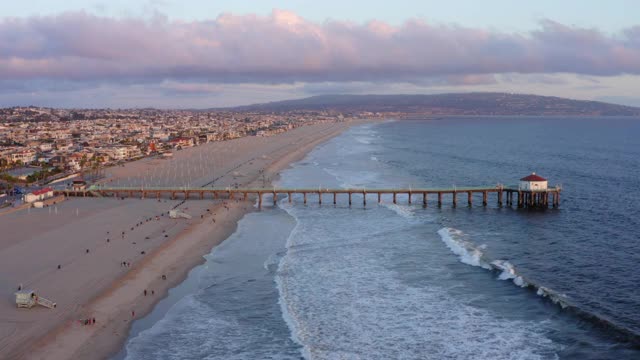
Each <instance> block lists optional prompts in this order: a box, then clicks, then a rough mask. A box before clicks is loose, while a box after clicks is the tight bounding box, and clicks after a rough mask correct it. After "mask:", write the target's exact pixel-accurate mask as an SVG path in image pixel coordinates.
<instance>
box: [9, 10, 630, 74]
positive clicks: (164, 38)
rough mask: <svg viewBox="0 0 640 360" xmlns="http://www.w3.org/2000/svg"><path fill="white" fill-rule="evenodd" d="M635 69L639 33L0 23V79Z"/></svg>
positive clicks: (241, 18)
mask: <svg viewBox="0 0 640 360" xmlns="http://www.w3.org/2000/svg"><path fill="white" fill-rule="evenodd" d="M557 72H566V73H577V74H586V75H618V74H624V73H629V74H640V27H634V28H631V29H626V30H625V31H624V32H623V33H621V34H620V35H619V36H615V37H614V36H608V35H605V34H603V33H602V32H600V31H598V30H596V29H585V28H577V27H572V26H566V25H562V24H559V23H556V22H552V21H549V20H547V21H543V22H542V23H541V27H540V29H537V30H535V31H532V32H531V33H528V34H510V33H503V32H496V31H488V30H484V29H473V28H466V27H460V26H441V25H431V24H428V23H426V22H424V21H420V20H411V21H408V22H406V23H405V24H403V25H401V26H392V25H389V24H386V23H384V22H381V21H377V20H376V21H371V22H369V23H366V24H354V23H349V22H340V21H327V22H324V23H314V22H311V21H308V20H306V19H303V18H301V17H299V16H298V15H296V14H294V13H291V12H287V11H281V10H274V11H273V12H272V13H271V15H269V16H257V15H232V14H224V15H221V16H219V17H218V18H216V19H212V20H209V21H197V22H178V21H169V20H168V19H167V18H166V17H163V16H156V17H154V18H152V19H148V20H143V19H114V18H108V17H100V16H94V15H89V14H87V13H83V12H78V13H64V14H61V15H58V16H50V17H31V18H20V19H17V18H5V19H1V20H0V78H2V79H13V80H19V79H22V80H29V79H54V80H55V79H65V80H69V79H70V80H79V81H92V80H110V81H131V80H132V79H145V80H146V81H149V80H153V81H160V80H164V79H174V80H183V79H194V78H198V79H209V80H212V81H216V82H237V83H241V82H264V83H283V82H294V81H303V82H314V81H412V80H413V79H419V78H423V77H445V78H451V79H454V82H458V83H463V84H474V83H475V84H477V83H487V82H489V83H490V82H491V81H492V77H491V76H492V74H497V73H525V74H529V73H557Z"/></svg>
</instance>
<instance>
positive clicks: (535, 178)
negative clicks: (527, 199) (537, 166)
mask: <svg viewBox="0 0 640 360" xmlns="http://www.w3.org/2000/svg"><path fill="white" fill-rule="evenodd" d="M548 185H549V182H548V181H547V179H545V178H543V177H542V176H539V175H536V173H531V175H529V176H525V177H523V178H522V179H520V184H519V185H518V188H519V189H520V190H524V191H541V190H547V186H548Z"/></svg>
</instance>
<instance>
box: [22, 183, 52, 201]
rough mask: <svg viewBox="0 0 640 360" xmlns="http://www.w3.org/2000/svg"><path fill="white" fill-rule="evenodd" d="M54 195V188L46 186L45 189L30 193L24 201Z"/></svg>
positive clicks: (37, 199) (42, 198)
mask: <svg viewBox="0 0 640 360" xmlns="http://www.w3.org/2000/svg"><path fill="white" fill-rule="evenodd" d="M52 196H53V189H52V188H50V187H46V188H44V189H40V190H36V191H34V192H31V193H28V194H27V195H25V196H24V201H25V202H28V203H32V202H35V201H39V200H44V199H47V198H50V197H52Z"/></svg>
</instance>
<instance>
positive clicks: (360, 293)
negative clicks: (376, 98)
mask: <svg viewBox="0 0 640 360" xmlns="http://www.w3.org/2000/svg"><path fill="white" fill-rule="evenodd" d="M639 135H640V119H637V118H613V117H611V118H578V117H574V118H562V117H557V118H551V117H545V118H537V117H515V118H511V117H497V118H496V117H467V118H445V119H436V120H424V121H389V122H384V123H375V124H366V125H361V126H356V127H353V128H351V129H350V130H348V131H347V132H345V133H343V134H342V135H340V136H338V137H335V138H333V139H332V140H330V141H328V142H326V143H324V144H322V145H320V146H318V147H317V148H316V149H314V150H313V151H312V152H311V153H310V154H309V155H308V156H307V157H306V158H305V159H303V160H302V161H300V162H298V163H296V164H294V165H293V166H292V167H291V168H289V169H287V170H286V171H283V172H282V174H281V179H280V180H279V183H278V184H277V186H280V187H298V188H299V187H313V188H315V187H321V188H332V187H366V188H369V189H373V188H393V187H402V188H408V187H412V188H421V187H453V186H461V187H462V186H480V185H490V186H492V185H496V184H515V183H517V181H518V179H520V178H521V177H523V176H526V175H529V174H530V173H531V172H534V171H535V172H536V173H538V174H540V175H542V176H544V177H546V178H548V179H549V182H550V184H560V185H561V186H562V188H563V192H562V200H561V204H560V208H559V209H548V210H544V211H540V210H526V209H515V208H509V207H502V208H500V207H498V206H497V203H496V202H497V199H496V198H495V197H494V195H492V196H490V198H489V205H488V206H487V207H483V206H482V201H481V199H475V201H474V205H473V206H472V207H471V208H469V207H467V206H466V196H464V199H463V196H460V199H459V201H458V207H457V208H452V206H451V199H450V196H445V198H444V204H443V206H442V208H438V207H437V206H436V201H435V198H430V199H429V206H428V207H426V208H423V206H422V199H421V197H420V198H419V199H418V198H416V199H414V204H413V205H408V203H407V198H406V195H405V196H398V204H397V205H394V204H392V201H391V198H390V196H389V197H388V198H387V197H383V203H382V204H377V203H376V200H377V198H375V195H371V198H368V201H367V206H366V207H363V206H362V195H354V202H353V204H354V205H353V206H351V207H349V206H348V202H347V198H346V195H344V196H343V197H341V196H339V197H338V204H337V205H336V206H334V205H333V204H331V202H332V198H331V195H326V198H325V199H324V201H323V205H318V204H317V195H310V196H309V204H308V205H306V206H304V205H303V204H302V199H301V198H298V197H296V196H294V198H293V199H292V200H293V204H292V205H290V204H289V203H288V201H287V200H286V199H281V201H280V202H279V205H278V206H277V207H275V208H270V207H265V208H264V209H263V210H262V211H259V212H254V213H251V214H248V215H246V216H245V217H244V218H243V219H242V220H241V222H240V223H239V226H238V229H237V231H236V232H235V233H234V234H233V235H232V236H231V237H230V238H229V239H227V240H226V241H225V242H224V243H222V244H221V245H220V246H218V247H216V248H215V249H213V251H212V252H211V253H210V254H208V255H207V256H206V262H205V263H204V264H203V265H202V266H199V267H197V268H195V269H194V270H192V272H191V273H190V275H189V277H188V278H187V280H185V282H184V283H182V284H181V285H179V286H178V287H176V288H175V289H173V290H171V292H170V294H169V296H168V297H167V298H166V299H164V300H162V301H161V302H160V303H159V304H158V305H157V306H156V308H155V309H154V311H153V312H152V313H151V314H150V315H149V316H147V317H146V318H144V319H141V320H139V321H136V322H135V323H134V325H133V328H132V332H131V336H130V338H129V339H128V340H127V342H126V345H125V348H124V349H123V351H122V352H121V354H119V355H118V357H119V358H126V359H301V358H304V359H638V358H640V347H639V346H638V343H639V340H638V339H639V338H640V291H638V290H637V284H638V283H639V282H640V271H638V270H637V268H636V266H637V265H638V264H639V263H640V241H639V238H638V235H637V234H638V227H639V226H640V206H639V205H638V204H640V192H638V189H637V188H638V186H639V185H640V180H638V179H640V136H639ZM265 204H270V202H269V201H265ZM491 263H494V264H500V265H501V266H502V267H504V268H505V269H507V270H505V271H502V272H500V271H495V270H492V267H491Z"/></svg>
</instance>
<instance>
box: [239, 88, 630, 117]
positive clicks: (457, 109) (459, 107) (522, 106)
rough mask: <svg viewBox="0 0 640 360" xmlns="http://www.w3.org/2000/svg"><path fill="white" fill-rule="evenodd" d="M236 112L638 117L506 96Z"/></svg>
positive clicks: (273, 106) (314, 101) (335, 101)
mask: <svg viewBox="0 0 640 360" xmlns="http://www.w3.org/2000/svg"><path fill="white" fill-rule="evenodd" d="M233 110H236V111H270V112H271V111H273V112H282V111H297V110H317V111H339V112H343V113H350V112H363V111H364V112H366V111H368V112H398V113H407V114H433V115H594V116H597V115H606V116H640V108H635V107H630V106H623V105H615V104H609V103H604V102H598V101H583V100H572V99H565V98H559V97H551V96H537V95H520V94H506V93H459V94H437V95H321V96H313V97H309V98H304V99H299V100H286V101H278V102H271V103H265V104H256V105H249V106H241V107H236V108H233Z"/></svg>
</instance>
